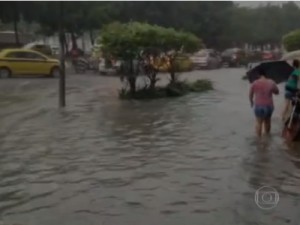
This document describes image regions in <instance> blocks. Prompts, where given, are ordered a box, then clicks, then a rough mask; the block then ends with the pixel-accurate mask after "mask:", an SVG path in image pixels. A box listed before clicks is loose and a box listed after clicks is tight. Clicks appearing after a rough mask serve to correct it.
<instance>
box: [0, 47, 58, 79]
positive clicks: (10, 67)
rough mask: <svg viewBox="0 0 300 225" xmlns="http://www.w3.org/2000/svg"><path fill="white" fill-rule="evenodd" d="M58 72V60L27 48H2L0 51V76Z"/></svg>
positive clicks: (52, 74)
mask: <svg viewBox="0 0 300 225" xmlns="http://www.w3.org/2000/svg"><path fill="white" fill-rule="evenodd" d="M59 74H60V69H59V61H58V60H56V59H52V58H50V57H48V56H46V55H44V54H42V53H40V52H37V51H33V50H27V49H4V50H2V51H0V78H8V77H11V76H13V75H47V76H51V77H57V76H59Z"/></svg>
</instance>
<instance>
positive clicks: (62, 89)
mask: <svg viewBox="0 0 300 225" xmlns="http://www.w3.org/2000/svg"><path fill="white" fill-rule="evenodd" d="M59 3H60V18H59V44H60V76H59V106H60V107H65V106H66V88H65V86H66V83H65V82H66V80H65V53H64V39H65V34H64V3H63V1H61V2H59Z"/></svg>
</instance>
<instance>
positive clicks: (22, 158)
mask: <svg viewBox="0 0 300 225" xmlns="http://www.w3.org/2000/svg"><path fill="white" fill-rule="evenodd" d="M244 73H245V71H244V70H243V69H220V70H212V71H197V72H191V73H188V74H184V75H182V76H181V79H190V80H194V79H197V78H209V79H211V80H212V81H213V82H214V86H215V90H214V91H210V92H207V93H202V94H199V93H197V94H189V95H186V96H184V97H181V98H176V99H160V100H154V101H147V102H138V101H120V100H119V99H118V98H117V95H118V89H119V88H120V81H119V80H118V79H117V78H114V77H102V76H97V75H92V74H90V75H89V74H86V75H73V76H68V79H67V107H66V108H65V109H58V80H57V79H43V78H38V79H29V78H23V79H7V80H0V107H1V110H0V124H1V126H0V149H1V151H0V178H1V179H0V213H1V214H0V215H1V217H0V219H1V220H2V221H3V223H4V224H22V225H23V224H26V225H41V224H42V225H53V224H60V225H70V224H72V225H96V224H97V225H99V224H105V225H107V224H113V225H132V224H142V225H153V224H157V225H182V224H187V223H188V224H190V225H199V224H204V225H216V224H223V225H232V224H235V225H253V224H259V225H264V224H266V225H270V224H272V225H277V224H278V225H283V224H294V225H296V224H297V225H298V224H299V223H300V215H299V212H298V211H299V206H300V205H299V203H300V200H299V193H300V191H299V185H300V173H299V168H300V163H299V159H300V157H299V153H297V151H296V149H297V146H287V145H286V144H285V143H284V142H283V140H282V139H281V137H280V132H281V123H280V118H279V115H280V107H281V106H282V103H283V97H282V95H281V96H278V97H276V98H275V104H276V107H277V108H276V110H275V113H274V119H273V121H274V125H273V132H272V135H271V137H270V138H265V139H263V140H261V141H258V140H257V139H256V138H255V136H254V124H253V122H254V118H253V113H252V112H251V109H250V107H249V103H248V96H247V94H248V93H247V92H248V87H249V84H248V83H247V81H244V80H242V79H241V76H242V75H243V74H244ZM161 79H162V81H161V82H165V81H166V80H167V78H166V77H164V76H162V77H161ZM280 88H281V90H282V86H281V87H280ZM262 186H271V187H272V188H274V189H275V191H276V193H275V194H277V193H278V195H279V202H278V204H277V205H276V207H275V208H273V209H272V210H264V209H261V208H260V207H259V206H258V205H257V204H256V202H255V201H254V196H255V192H256V191H257V190H258V189H259V188H261V187H262ZM260 194H261V193H260ZM270 196H271V197H270ZM270 196H268V197H269V198H268V199H267V200H266V203H273V202H272V200H273V199H272V194H271V195H270ZM276 196H277V195H276ZM276 196H275V197H276ZM259 197H261V196H259ZM259 201H262V199H261V198H259ZM259 203H261V202H259Z"/></svg>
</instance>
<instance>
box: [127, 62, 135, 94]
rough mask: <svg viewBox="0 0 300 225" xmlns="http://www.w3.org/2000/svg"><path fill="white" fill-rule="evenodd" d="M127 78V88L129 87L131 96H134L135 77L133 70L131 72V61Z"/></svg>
mask: <svg viewBox="0 0 300 225" xmlns="http://www.w3.org/2000/svg"><path fill="white" fill-rule="evenodd" d="M129 63H130V64H129V74H128V75H129V76H128V78H127V79H128V83H129V87H130V93H131V95H132V96H134V95H135V92H136V77H135V74H134V70H133V61H132V59H131V60H130V62H129Z"/></svg>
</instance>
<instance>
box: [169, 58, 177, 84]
mask: <svg viewBox="0 0 300 225" xmlns="http://www.w3.org/2000/svg"><path fill="white" fill-rule="evenodd" d="M174 64H175V63H174V58H173V57H171V58H170V76H171V83H175V81H176V76H175V65H174Z"/></svg>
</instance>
